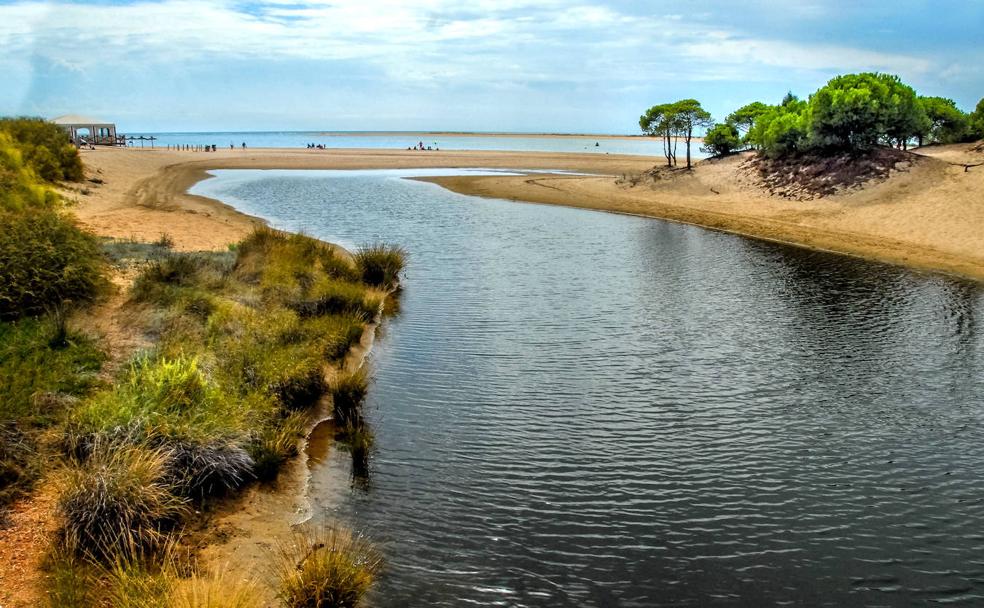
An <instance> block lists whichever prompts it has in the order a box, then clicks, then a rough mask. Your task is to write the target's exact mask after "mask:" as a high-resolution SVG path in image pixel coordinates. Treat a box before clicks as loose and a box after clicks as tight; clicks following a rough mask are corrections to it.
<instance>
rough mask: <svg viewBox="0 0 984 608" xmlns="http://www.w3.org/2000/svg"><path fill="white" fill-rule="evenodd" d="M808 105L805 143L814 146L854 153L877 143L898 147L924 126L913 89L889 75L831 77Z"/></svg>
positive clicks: (870, 147)
mask: <svg viewBox="0 0 984 608" xmlns="http://www.w3.org/2000/svg"><path fill="white" fill-rule="evenodd" d="M809 103H810V138H811V145H812V146H813V147H815V148H817V149H820V150H827V151H843V152H852V153H859V152H866V151H868V150H872V149H874V148H875V147H876V146H877V145H879V144H880V143H887V144H891V145H899V146H903V145H905V142H907V141H908V140H909V139H912V138H914V137H917V136H918V134H919V133H920V131H921V130H924V129H925V128H926V124H925V123H926V117H925V113H924V112H923V110H922V106H920V104H919V103H918V101H917V100H916V94H915V91H913V90H912V87H910V86H908V85H905V84H903V83H902V82H901V81H900V80H899V78H898V76H893V75H890V74H876V73H870V72H869V73H863V74H847V75H844V76H837V77H836V78H833V79H832V80H831V81H830V82H828V83H827V84H826V86H824V87H822V88H821V89H820V90H819V91H817V92H816V93H814V94H813V96H812V97H810V102H809Z"/></svg>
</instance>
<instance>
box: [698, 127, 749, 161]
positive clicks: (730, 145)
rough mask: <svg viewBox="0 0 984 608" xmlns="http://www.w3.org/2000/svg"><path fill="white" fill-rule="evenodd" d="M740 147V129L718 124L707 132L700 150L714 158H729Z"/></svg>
mask: <svg viewBox="0 0 984 608" xmlns="http://www.w3.org/2000/svg"><path fill="white" fill-rule="evenodd" d="M740 147H741V138H740V137H739V136H738V129H737V128H736V127H735V126H734V125H731V124H724V123H718V124H716V125H714V126H713V127H711V128H710V129H708V130H707V133H706V134H705V135H704V145H703V146H701V149H700V150H701V152H706V153H708V154H712V155H714V156H727V155H728V154H731V153H732V152H734V151H735V150H737V149H738V148H740Z"/></svg>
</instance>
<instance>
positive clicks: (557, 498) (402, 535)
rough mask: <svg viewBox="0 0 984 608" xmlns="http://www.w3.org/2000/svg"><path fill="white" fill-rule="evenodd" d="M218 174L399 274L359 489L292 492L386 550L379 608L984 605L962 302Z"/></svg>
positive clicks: (533, 223) (965, 287)
mask: <svg viewBox="0 0 984 608" xmlns="http://www.w3.org/2000/svg"><path fill="white" fill-rule="evenodd" d="M459 172H460V171H459ZM216 173H217V174H219V175H220V177H218V178H217V179H213V180H209V181H207V182H205V183H203V184H201V185H199V186H198V187H196V192H199V193H202V194H208V195H212V196H217V197H219V198H222V199H224V200H227V201H229V202H231V203H233V204H235V205H236V206H238V207H240V208H242V209H243V210H245V211H247V212H249V213H254V214H258V215H261V216H264V217H267V218H270V219H271V220H272V221H273V223H274V224H275V225H277V226H281V227H285V228H289V229H304V230H306V231H307V232H309V233H310V234H313V235H316V236H319V237H323V238H325V239H328V240H332V241H336V242H341V243H343V244H349V245H351V244H354V243H366V242H372V241H377V240H384V241H387V242H393V243H400V244H402V245H404V246H405V247H406V248H407V249H408V250H409V251H410V252H411V256H412V257H411V263H410V265H409V268H408V269H407V272H406V280H405V290H404V292H403V295H402V298H401V300H400V308H401V310H400V312H399V314H398V315H397V316H395V317H394V318H392V319H390V320H389V321H387V322H386V323H385V325H384V327H383V330H382V334H381V336H380V339H379V341H378V342H377V346H376V348H375V350H374V352H373V355H372V364H373V367H374V369H375V376H376V382H375V385H374V386H373V388H372V391H371V394H370V397H369V406H370V410H369V411H370V418H371V420H372V422H373V424H374V427H375V430H376V446H377V447H376V452H375V455H374V457H373V461H372V473H373V474H372V479H371V484H370V487H369V488H368V490H362V489H357V488H353V489H352V490H351V491H350V492H349V493H347V494H346V495H344V496H342V497H339V496H338V495H337V489H332V490H331V491H329V490H328V488H333V487H334V486H333V483H329V481H331V480H333V479H337V477H338V468H339V467H343V466H345V465H344V455H339V454H335V455H334V456H333V457H331V458H328V459H327V460H326V461H324V462H323V463H321V464H319V465H318V467H319V468H316V469H315V471H314V476H315V479H314V482H315V488H316V489H319V488H321V489H323V496H321V497H320V498H319V507H320V509H321V510H322V511H323V512H327V513H328V514H329V515H331V516H337V517H342V518H345V519H350V520H351V521H353V522H354V524H355V525H356V526H358V527H362V528H365V529H366V530H367V531H369V533H371V535H372V536H373V537H374V538H375V539H376V540H377V541H378V542H379V543H380V544H381V545H382V546H383V549H384V551H385V554H386V558H387V570H386V574H385V576H384V577H383V578H382V579H381V580H380V582H379V584H378V586H377V587H376V591H375V593H374V598H373V599H374V604H375V605H377V606H467V605H481V606H488V605H502V606H654V605H673V606H710V605H715V606H717V605H720V606H769V605H794V606H797V605H825V606H826V605H829V606H862V605H865V606H879V605H885V606H908V605H913V604H924V603H932V602H954V603H963V604H965V605H984V424H982V423H984V420H982V418H984V337H982V327H981V324H982V323H984V290H982V289H981V287H980V286H979V285H978V284H975V283H968V282H964V281H960V280H956V279H951V278H947V277H942V276H937V275H932V274H921V273H916V272H910V271H907V270H904V269H900V268H895V267H891V266H885V265H881V264H876V263H870V262H865V261H862V260H856V259H852V258H847V257H841V256H836V255H830V254H823V253H814V252H808V251H803V250H799V249H795V248H790V247H784V246H778V245H774V244H768V243H762V242H757V241H753V240H749V239H745V238H740V237H736V236H731V235H727V234H720V233H715V232H710V231H706V230H702V229H699V228H694V227H689V226H683V225H677V224H672V223H667V222H662V221H658V220H649V219H642V218H635V217H625V216H618V215H610V214H604V213H597V212H591V211H584V210H575V209H565V208H560V207H549V206H538V205H526V204H519V203H510V202H505V201H498V200H485V199H477V198H471V197H465V196H461V195H457V194H454V193H451V192H448V191H445V190H443V189H441V188H439V187H437V186H434V185H431V184H426V183H420V182H415V181H409V180H402V179H398V178H396V177H394V176H395V175H402V174H407V173H408V172H402V173H397V172H392V171H389V172H386V171H376V172H341V171H339V172H303V173H302V172H284V171H278V172H272V171H221V172H216ZM333 467H334V468H333Z"/></svg>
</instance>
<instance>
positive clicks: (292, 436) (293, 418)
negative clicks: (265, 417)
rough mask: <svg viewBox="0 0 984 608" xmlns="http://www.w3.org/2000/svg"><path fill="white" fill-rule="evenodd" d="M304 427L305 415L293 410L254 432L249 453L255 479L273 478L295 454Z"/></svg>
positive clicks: (305, 424) (305, 423)
mask: <svg viewBox="0 0 984 608" xmlns="http://www.w3.org/2000/svg"><path fill="white" fill-rule="evenodd" d="M306 427H307V420H306V418H305V416H304V415H303V414H302V413H300V412H293V413H291V414H289V415H287V416H285V417H283V418H281V419H280V420H276V421H273V422H272V423H271V424H269V425H267V426H265V427H264V428H263V429H262V430H260V431H259V432H258V433H256V436H255V438H254V440H253V441H252V443H251V444H250V455H251V456H252V457H253V474H254V475H255V476H256V478H257V479H259V480H260V481H271V480H273V479H275V478H276V477H277V473H279V472H280V468H281V467H282V466H283V465H284V463H286V462H287V460H288V459H290V458H293V457H294V456H297V454H298V442H299V441H300V440H301V438H302V437H303V436H304V431H305V429H306Z"/></svg>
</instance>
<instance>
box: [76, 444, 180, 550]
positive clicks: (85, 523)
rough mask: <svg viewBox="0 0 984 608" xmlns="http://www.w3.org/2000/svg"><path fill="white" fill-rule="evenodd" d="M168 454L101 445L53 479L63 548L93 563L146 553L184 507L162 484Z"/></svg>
mask: <svg viewBox="0 0 984 608" xmlns="http://www.w3.org/2000/svg"><path fill="white" fill-rule="evenodd" d="M169 457H170V455H169V454H168V453H167V452H166V451H165V450H161V449H157V450H153V449H148V448H145V447H140V446H132V445H126V444H101V445H99V446H97V447H96V448H95V450H94V451H93V453H92V455H91V456H90V457H89V459H88V460H87V461H86V462H85V463H84V464H82V465H80V466H69V467H67V468H66V469H65V470H64V471H63V472H62V474H61V478H60V479H59V480H58V484H59V490H60V491H59V497H58V504H57V517H58V523H59V525H60V530H61V534H62V540H63V544H64V546H65V547H66V548H67V549H68V550H69V551H70V552H72V553H74V554H75V555H79V556H85V557H91V558H93V559H96V560H98V561H104V562H105V561H112V560H113V559H114V558H117V557H124V558H133V557H137V556H141V555H145V554H148V553H151V552H153V551H155V550H157V549H158V548H160V546H161V544H162V543H163V541H164V540H165V538H166V532H167V530H168V529H169V528H170V526H171V525H173V523H174V522H175V521H176V520H177V519H178V517H179V516H180V515H181V513H182V512H183V509H184V502H183V501H182V500H181V499H180V498H178V497H176V496H175V495H174V494H172V493H171V490H170V488H169V486H168V484H167V481H166V479H167V463H168V459H169Z"/></svg>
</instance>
